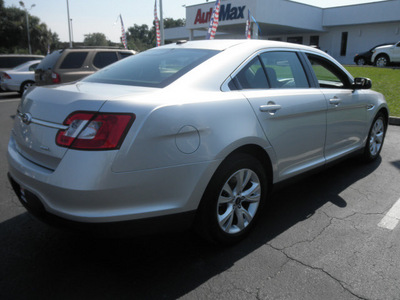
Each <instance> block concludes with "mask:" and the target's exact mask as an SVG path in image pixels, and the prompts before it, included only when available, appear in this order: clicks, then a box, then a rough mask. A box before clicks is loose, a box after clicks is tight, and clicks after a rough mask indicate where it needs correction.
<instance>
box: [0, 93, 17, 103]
mask: <svg viewBox="0 0 400 300" xmlns="http://www.w3.org/2000/svg"><path fill="white" fill-rule="evenodd" d="M20 97H21V95H20V94H19V93H17V92H15V93H14V92H0V101H1V100H8V99H16V98H20Z"/></svg>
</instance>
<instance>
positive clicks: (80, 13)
mask: <svg viewBox="0 0 400 300" xmlns="http://www.w3.org/2000/svg"><path fill="white" fill-rule="evenodd" d="M67 1H68V4H69V16H70V19H72V32H73V41H74V42H83V40H84V35H85V34H89V33H94V32H102V33H104V34H105V35H106V37H107V39H109V40H111V41H113V42H119V41H120V36H121V27H120V23H119V19H118V16H119V15H120V14H121V15H122V18H123V22H124V25H125V29H127V28H128V27H131V26H133V25H134V24H138V25H142V24H147V25H148V26H149V27H151V26H152V25H153V19H154V0H111V1H110V0H23V2H24V4H25V7H26V8H28V9H29V8H30V7H31V6H32V5H33V4H35V6H34V7H32V8H31V9H30V10H29V13H30V14H31V15H34V16H37V17H39V18H40V20H41V22H43V23H46V24H47V26H48V28H49V29H50V30H51V31H52V32H56V33H57V34H58V36H59V38H60V40H61V41H62V42H67V41H69V36H68V16H67ZM205 2H206V1H205V0H163V1H162V4H163V16H164V18H174V19H180V18H185V12H186V10H185V5H187V6H190V5H194V4H199V3H205ZM210 2H212V0H211V1H210ZM243 2H244V3H245V1H243ZM296 2H301V3H305V4H309V5H314V6H318V7H333V6H340V5H351V4H359V3H368V2H376V0H296ZM157 3H159V1H158V0H157ZM4 4H5V6H6V7H10V6H15V7H20V5H19V0H5V1H4ZM157 5H158V4H157ZM158 17H160V15H158Z"/></svg>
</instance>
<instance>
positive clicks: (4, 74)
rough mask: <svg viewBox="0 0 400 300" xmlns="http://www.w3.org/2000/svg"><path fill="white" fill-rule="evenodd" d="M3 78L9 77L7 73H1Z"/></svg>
mask: <svg viewBox="0 0 400 300" xmlns="http://www.w3.org/2000/svg"><path fill="white" fill-rule="evenodd" d="M3 78H5V79H11V77H10V75H8V74H7V73H3Z"/></svg>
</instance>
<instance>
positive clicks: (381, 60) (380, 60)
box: [375, 54, 390, 68]
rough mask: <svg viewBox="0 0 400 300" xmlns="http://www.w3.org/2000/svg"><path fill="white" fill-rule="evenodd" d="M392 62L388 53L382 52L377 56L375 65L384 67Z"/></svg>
mask: <svg viewBox="0 0 400 300" xmlns="http://www.w3.org/2000/svg"><path fill="white" fill-rule="evenodd" d="M389 64H390V58H389V57H388V56H387V55H386V54H380V55H378V56H377V57H376V58H375V66H377V67H380V68H384V67H387V66H388V65H389Z"/></svg>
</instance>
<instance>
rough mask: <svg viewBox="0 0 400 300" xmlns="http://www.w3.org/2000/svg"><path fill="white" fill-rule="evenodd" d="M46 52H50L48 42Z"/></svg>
mask: <svg viewBox="0 0 400 300" xmlns="http://www.w3.org/2000/svg"><path fill="white" fill-rule="evenodd" d="M47 54H50V44H47Z"/></svg>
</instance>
